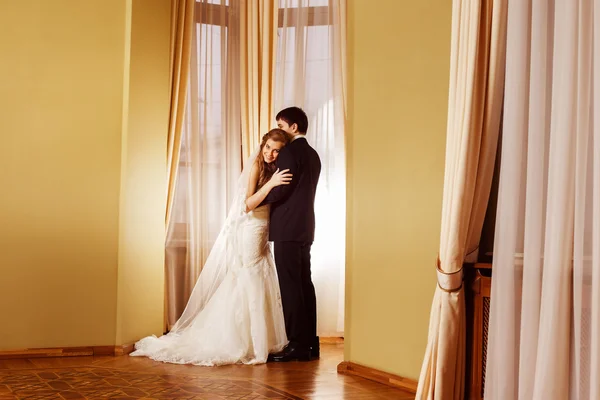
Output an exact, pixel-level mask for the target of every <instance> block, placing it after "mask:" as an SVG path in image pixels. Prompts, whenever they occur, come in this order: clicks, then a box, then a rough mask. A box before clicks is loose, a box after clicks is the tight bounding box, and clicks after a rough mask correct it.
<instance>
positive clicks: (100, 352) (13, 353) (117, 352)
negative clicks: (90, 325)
mask: <svg viewBox="0 0 600 400" xmlns="http://www.w3.org/2000/svg"><path fill="white" fill-rule="evenodd" d="M133 346H134V344H133V343H131V344H124V345H121V346H82V347H52V348H39V349H17V350H0V360H7V359H14V358H46V357H83V356H88V357H89V356H124V355H127V354H129V353H131V352H132V351H133Z"/></svg>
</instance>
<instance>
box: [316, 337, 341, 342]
mask: <svg viewBox="0 0 600 400" xmlns="http://www.w3.org/2000/svg"><path fill="white" fill-rule="evenodd" d="M319 342H320V343H324V344H343V343H344V338H343V337H339V336H325V337H323V336H321V337H320V338H319Z"/></svg>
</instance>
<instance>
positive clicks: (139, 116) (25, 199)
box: [0, 0, 169, 350]
mask: <svg viewBox="0 0 600 400" xmlns="http://www.w3.org/2000/svg"><path fill="white" fill-rule="evenodd" d="M150 3H152V6H151V10H148V11H146V12H147V13H152V12H159V13H162V12H164V11H165V6H164V4H159V3H167V2H166V1H165V2H160V1H152V2H150ZM152 10H153V11H152ZM134 11H135V8H134ZM154 17H155V18H157V19H159V20H160V23H159V26H158V27H154V28H153V29H156V30H157V32H154V33H153V38H159V40H158V41H159V44H158V46H157V47H156V48H154V47H148V46H145V45H144V48H145V50H144V51H145V52H147V53H145V54H144V55H143V56H138V55H136V51H135V47H134V48H132V56H131V65H132V68H133V69H135V68H137V69H140V68H142V69H144V68H145V69H146V71H148V74H147V76H148V77H153V78H156V80H154V81H153V80H150V81H148V82H146V83H145V84H146V85H147V90H146V91H142V89H141V83H140V82H139V81H138V82H137V83H136V81H135V80H134V79H128V77H127V74H126V72H127V70H128V69H127V66H126V61H127V58H128V57H126V50H127V47H128V44H129V43H132V44H133V45H135V44H136V43H137V42H140V39H139V38H137V39H136V37H135V32H136V30H135V29H134V28H135V27H136V24H135V19H131V1H130V0H128V1H123V0H103V1H94V2H92V1H79V0H54V1H46V0H36V1H27V2H24V1H10V2H0V54H2V59H3V62H1V63H0V109H1V110H2V113H1V115H2V116H1V117H0V135H1V139H2V140H1V143H2V144H1V145H0V171H1V172H0V187H2V195H1V196H0V255H1V256H0V257H1V258H0V268H1V275H0V315H2V323H1V324H0V327H1V328H2V329H0V350H5V349H17V348H25V347H30V348H31V347H59V346H85V345H111V344H117V343H118V342H119V340H120V339H121V337H117V330H118V329H119V330H122V331H123V339H128V338H129V337H130V334H131V332H130V329H129V326H130V325H134V324H136V323H139V324H141V325H142V326H148V325H152V326H154V327H155V328H154V330H155V331H160V325H157V321H156V317H152V318H150V317H149V316H148V315H147V313H145V312H144V310H142V313H140V314H137V315H135V316H134V318H136V320H134V321H130V323H129V325H128V326H127V329H121V328H122V327H125V325H124V324H121V323H120V322H119V321H118V319H117V310H120V312H123V315H127V317H131V315H132V313H131V312H129V311H126V310H129V309H130V308H131V307H132V306H133V301H132V300H131V296H133V295H135V294H137V293H139V292H140V290H141V289H140V286H142V284H140V283H137V282H134V279H133V277H132V275H131V271H133V270H135V269H141V268H148V269H149V270H151V271H152V274H151V278H150V279H151V280H152V282H151V283H148V284H147V287H148V288H152V289H153V290H154V289H156V290H157V293H153V294H145V300H147V301H149V302H150V303H151V304H152V306H153V307H156V305H157V304H158V302H159V299H160V301H162V246H163V243H162V240H159V237H161V238H162V235H164V225H160V230H159V224H158V223H157V221H158V220H159V219H161V220H162V221H164V207H163V206H164V205H163V202H164V193H165V188H164V184H162V182H163V181H164V170H165V169H164V165H165V147H166V146H165V143H164V135H165V134H166V133H165V132H166V129H165V125H166V121H167V118H168V109H167V110H166V111H164V110H162V109H161V110H160V111H157V107H158V106H159V105H161V106H162V104H163V103H164V102H165V101H168V87H167V86H166V83H165V80H166V79H168V66H167V67H165V63H168V44H167V43H168V35H169V28H168V20H169V14H168V12H167V13H166V14H165V15H160V14H157V15H155V16H154ZM132 21H133V24H132ZM149 22H150V21H146V22H144V24H146V25H145V27H144V29H145V30H146V31H152V29H150V27H149V26H148V25H147V24H148V23H149ZM127 26H130V27H131V28H132V29H131V31H132V33H133V36H132V38H131V40H130V37H129V36H128V35H129V29H127ZM165 46H167V47H166V48H165ZM136 59H139V61H137V64H136V61H135V60H136ZM154 59H160V62H161V64H160V65H158V66H157V65H155V64H147V65H146V66H145V67H141V65H142V61H144V60H145V61H152V60H154ZM135 73H136V74H137V70H136V72H135ZM130 75H131V74H130ZM161 78H162V79H161ZM127 92H129V96H127ZM143 96H148V97H150V100H148V99H143ZM124 102H128V103H127V104H125V105H126V107H125V109H127V108H128V109H129V112H124ZM134 102H138V103H137V104H133V103H134ZM144 104H149V105H150V107H151V112H149V113H148V114H146V115H144V114H143V113H141V112H140V108H141V107H143V105H144ZM134 110H135V111H134ZM124 116H125V117H126V119H124V118H123V117H124ZM124 127H126V128H127V129H124ZM142 135H147V137H148V141H145V140H142ZM159 137H160V140H159ZM122 147H123V148H122ZM122 150H123V154H122ZM122 162H123V169H122V168H121V166H122V165H121V164H122ZM142 167H143V168H144V170H143V171H140V170H139V169H140V168H142ZM136 168H137V169H136ZM122 179H123V182H122ZM150 179H154V180H155V181H156V179H158V182H159V183H152V184H150V183H148V182H149V180H150ZM140 197H144V198H146V199H148V200H147V202H146V203H144V204H140V210H137V209H135V210H133V211H132V210H131V209H132V207H131V204H130V203H129V202H130V201H131V200H132V199H138V198H140ZM136 213H138V214H136ZM142 216H143V217H144V218H145V217H148V218H149V219H150V222H149V224H148V227H147V229H148V231H147V232H143V231H142V230H141V229H140V219H141V218H142ZM142 240H148V243H147V244H146V245H145V246H146V249H147V250H149V252H148V253H144V254H140V253H139V251H140V250H141V249H142V246H138V245H137V244H136V243H140V242H141V241H142ZM159 242H160V243H159ZM156 246H158V248H157V247H156ZM158 249H160V250H161V251H160V252H159V251H158ZM136 252H137V253H136ZM133 265H135V267H133ZM120 266H123V267H120ZM159 267H160V272H161V273H160V274H158V273H157V271H156V269H157V268H159ZM157 280H160V282H156V281H157ZM130 282H131V283H132V286H133V292H131V294H128V295H125V296H119V297H118V296H117V293H118V292H120V293H124V292H126V291H127V290H128V283H130ZM121 288H123V289H121ZM128 296H129V297H128ZM155 311H156V312H159V313H160V312H162V303H160V307H159V309H158V310H155ZM149 321H150V322H149ZM121 325H122V326H121ZM125 331H127V333H126V332H125ZM119 336H120V335H119Z"/></svg>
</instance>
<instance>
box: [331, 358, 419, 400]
mask: <svg viewBox="0 0 600 400" xmlns="http://www.w3.org/2000/svg"><path fill="white" fill-rule="evenodd" d="M337 372H338V374H344V375H355V376H359V377H361V378H365V379H369V380H371V381H375V382H379V383H383V384H385V385H388V386H392V387H395V388H399V389H402V390H405V391H408V392H411V393H415V394H416V393H417V383H418V382H417V381H415V380H413V379H409V378H404V377H402V376H398V375H394V374H390V373H387V372H384V371H380V370H378V369H375V368H370V367H365V366H364V365H360V364H355V363H353V362H350V361H343V362H341V363H340V364H339V365H338V367H337Z"/></svg>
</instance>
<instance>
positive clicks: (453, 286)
mask: <svg viewBox="0 0 600 400" xmlns="http://www.w3.org/2000/svg"><path fill="white" fill-rule="evenodd" d="M436 272H437V284H438V286H439V287H440V289H442V290H443V291H444V292H449V293H452V292H457V291H459V290H460V289H461V288H462V284H463V268H462V266H461V267H460V269H459V270H457V271H454V272H444V271H442V268H441V261H440V258H439V257H438V258H437V261H436Z"/></svg>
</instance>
